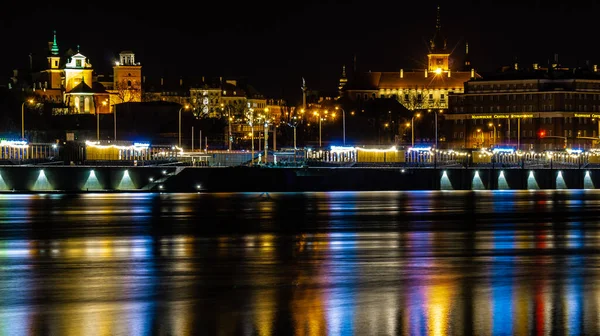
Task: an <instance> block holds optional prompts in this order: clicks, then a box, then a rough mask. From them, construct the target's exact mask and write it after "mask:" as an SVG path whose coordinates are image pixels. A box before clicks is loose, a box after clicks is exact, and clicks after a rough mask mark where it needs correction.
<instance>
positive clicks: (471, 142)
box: [444, 56, 600, 150]
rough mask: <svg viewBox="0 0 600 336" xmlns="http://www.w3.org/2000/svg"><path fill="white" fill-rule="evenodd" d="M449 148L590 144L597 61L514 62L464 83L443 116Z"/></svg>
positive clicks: (598, 94)
mask: <svg viewBox="0 0 600 336" xmlns="http://www.w3.org/2000/svg"><path fill="white" fill-rule="evenodd" d="M444 129H445V131H446V136H447V141H448V146H449V147H454V148H474V147H482V146H483V147H490V146H494V145H509V146H515V147H516V146H518V147H519V148H521V149H538V150H544V149H548V150H549V149H557V148H565V147H581V148H590V147H592V146H594V145H595V144H597V143H598V136H599V135H600V72H598V67H597V65H589V64H587V65H586V66H583V67H576V68H569V67H564V66H562V65H560V63H559V62H558V56H555V59H554V62H552V63H550V64H548V65H547V66H540V65H539V64H532V65H531V66H524V65H523V64H518V63H517V62H515V63H514V64H513V65H511V66H507V67H504V68H503V69H502V70H501V71H498V72H494V73H489V74H484V75H482V77H478V78H473V79H471V80H469V81H467V82H466V83H464V93H463V94H455V95H450V110H449V111H448V113H447V114H446V115H445V125H444Z"/></svg>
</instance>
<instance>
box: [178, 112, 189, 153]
mask: <svg viewBox="0 0 600 336" xmlns="http://www.w3.org/2000/svg"><path fill="white" fill-rule="evenodd" d="M189 108H190V106H189V105H184V106H182V107H181V108H180V109H179V148H181V110H183V109H186V110H187V109H189Z"/></svg>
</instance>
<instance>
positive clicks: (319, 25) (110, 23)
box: [0, 1, 600, 99]
mask: <svg viewBox="0 0 600 336" xmlns="http://www.w3.org/2000/svg"><path fill="white" fill-rule="evenodd" d="M74 3H75V2H64V1H61V2H57V4H58V5H51V4H50V2H47V3H45V4H41V5H37V4H33V3H31V2H28V1H20V2H16V1H11V2H10V3H8V4H4V3H3V5H2V7H3V8H2V10H1V13H0V20H1V21H0V22H1V24H2V29H3V33H2V34H1V35H0V36H2V38H3V42H2V47H3V52H2V53H0V58H1V62H2V63H0V64H2V74H5V75H9V74H10V71H11V70H12V69H14V68H18V67H24V66H27V64H28V55H29V54H30V53H33V56H34V57H42V58H44V57H45V56H46V55H45V54H44V49H43V48H44V47H46V46H47V42H48V41H50V40H51V39H52V30H54V29H56V30H57V32H58V44H59V47H60V48H61V53H62V52H63V51H65V50H67V48H69V47H71V48H73V49H75V48H76V46H77V44H79V45H80V46H81V52H82V53H83V54H84V55H86V56H87V57H89V58H90V61H91V63H92V65H93V66H94V68H95V69H96V70H97V71H98V72H101V73H103V72H108V71H110V69H111V66H112V62H113V61H114V59H115V57H116V56H117V54H118V52H119V51H121V50H133V51H134V52H135V53H136V59H137V60H138V61H140V62H142V65H143V73H144V75H146V76H147V77H154V78H157V77H160V76H165V77H166V78H173V79H174V81H177V80H178V78H179V77H180V76H184V77H189V76H192V77H193V76H197V77H198V76H203V75H205V76H245V77H247V78H248V80H249V81H250V83H251V84H253V85H254V86H255V87H256V88H257V89H258V90H259V91H261V92H263V93H264V94H266V95H269V96H276V97H278V96H281V97H285V98H288V99H300V95H301V93H300V85H301V77H303V76H304V77H305V78H306V82H307V85H308V86H309V88H311V89H317V90H322V91H324V92H327V91H329V92H332V93H334V92H335V90H336V88H337V82H338V78H339V75H340V73H341V66H342V64H346V65H347V66H348V68H351V67H352V59H353V56H354V55H356V59H357V68H358V70H359V71H368V70H372V71H397V70H399V69H400V68H404V69H409V68H415V67H417V68H423V65H424V59H425V55H426V52H427V46H426V42H425V41H426V40H427V39H429V38H430V37H431V35H432V34H433V32H434V29H435V18H436V6H437V4H440V6H441V12H442V29H443V31H444V34H445V35H446V37H447V38H448V46H449V47H450V48H455V47H456V48H457V49H456V51H455V53H454V55H455V56H456V59H457V62H459V63H460V62H462V57H463V54H464V42H465V41H468V42H469V49H470V54H471V59H472V64H473V65H474V66H475V67H476V68H477V69H478V70H479V71H491V70H494V69H495V68H498V67H499V66H502V65H506V64H510V63H513V60H514V59H515V57H518V59H519V60H520V61H521V62H524V63H528V64H530V63H533V62H538V63H546V62H547V61H548V59H552V58H553V57H554V54H555V53H556V54H558V55H559V61H560V62H561V63H563V64H565V65H572V66H575V65H577V64H578V63H577V62H579V64H580V65H581V64H584V63H585V61H586V60H590V62H591V63H592V64H595V63H600V54H599V52H600V50H599V49H600V48H599V47H598V45H599V43H600V42H599V40H598V38H597V34H598V31H599V30H598V29H597V27H596V26H595V25H596V23H597V15H596V13H597V12H598V9H599V8H600V5H597V4H595V2H593V1H568V2H567V1H565V2H562V4H559V5H553V4H552V5H551V4H549V2H546V1H529V2H527V1H497V2H492V1H474V2H467V1H463V2H458V1H454V2H450V1H437V2H430V1H416V2H414V3H412V2H411V3H410V4H408V3H405V1H395V2H394V1H381V2H380V1H346V2H343V3H342V2H333V1H323V2H321V3H319V2H317V1H301V2H299V1H280V2H272V1H269V2H264V3H263V2H260V1H245V2H238V1H217V2H201V1H196V2H176V1H170V2H163V3H162V4H161V5H160V6H153V5H150V2H146V3H145V4H132V2H129V3H128V4H125V2H123V4H121V3H120V2H115V3H110V2H99V3H97V2H91V1H84V2H82V3H83V4H84V5H83V6H82V7H80V8H77V7H75V6H74ZM190 4H194V5H193V6H194V7H191V5H190Z"/></svg>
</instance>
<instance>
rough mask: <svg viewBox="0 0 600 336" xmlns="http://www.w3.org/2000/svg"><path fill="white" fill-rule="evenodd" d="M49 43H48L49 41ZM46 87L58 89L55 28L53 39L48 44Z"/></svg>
mask: <svg viewBox="0 0 600 336" xmlns="http://www.w3.org/2000/svg"><path fill="white" fill-rule="evenodd" d="M49 44H50V43H49ZM47 58H48V74H49V76H48V81H49V83H48V88H49V89H60V82H61V70H60V56H59V52H58V44H57V43H56V30H55V31H54V40H53V42H52V43H51V44H50V54H49V55H48V57H47Z"/></svg>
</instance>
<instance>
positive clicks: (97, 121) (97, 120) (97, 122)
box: [96, 100, 107, 141]
mask: <svg viewBox="0 0 600 336" xmlns="http://www.w3.org/2000/svg"><path fill="white" fill-rule="evenodd" d="M106 104H107V103H106V100H104V101H103V102H102V106H106ZM96 140H98V141H100V113H98V110H96Z"/></svg>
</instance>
